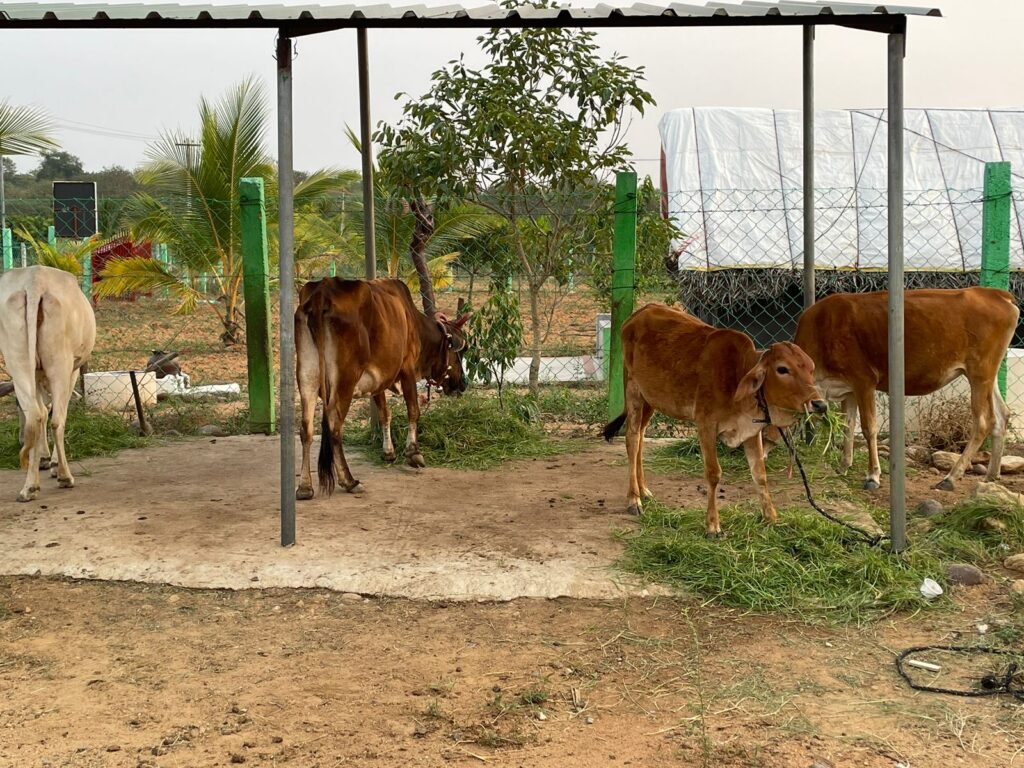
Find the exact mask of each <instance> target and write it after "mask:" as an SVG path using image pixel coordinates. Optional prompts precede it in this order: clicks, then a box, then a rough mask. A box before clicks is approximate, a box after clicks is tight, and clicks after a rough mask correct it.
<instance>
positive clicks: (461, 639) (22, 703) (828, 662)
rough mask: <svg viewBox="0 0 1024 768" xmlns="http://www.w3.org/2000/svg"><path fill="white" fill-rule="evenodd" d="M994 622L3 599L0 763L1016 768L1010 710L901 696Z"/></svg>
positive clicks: (564, 608) (56, 595)
mask: <svg viewBox="0 0 1024 768" xmlns="http://www.w3.org/2000/svg"><path fill="white" fill-rule="evenodd" d="M994 607H996V601H995V598H994V597H993V596H992V595H991V594H989V593H988V592H986V591H985V588H975V589H973V590H971V591H970V592H969V593H965V595H964V596H962V597H961V599H960V608H959V609H958V610H957V611H955V612H954V613H951V614H950V613H947V614H943V615H941V616H936V617H934V618H933V617H928V618H925V619H923V620H922V619H921V618H916V619H915V618H913V617H908V618H906V619H900V620H898V621H892V622H886V623H882V624H879V625H875V626H872V627H868V628H863V629H855V628H847V629H829V628H821V627H809V626H806V625H803V624H800V623H799V622H795V621H786V620H780V619H773V618H764V617H753V616H740V615H737V614H735V613H732V612H728V611H724V610H720V609H715V608H713V607H707V606H701V605H699V604H696V603H694V602H684V601H679V600H669V599H666V598H659V599H655V598H646V599H643V598H629V599H623V600H617V601H605V602H601V601H581V600H568V599H560V600H530V599H521V600H516V601H513V602H508V603H492V604H476V603H460V604H456V603H427V602H415V601H406V600H361V599H359V598H356V597H354V596H345V595H341V594H338V593H333V592H328V591H318V590H314V591H304V590H298V591H294V590H262V591H258V590H251V591H240V592H222V591H190V590H182V589H176V588H172V587H157V586H148V585H131V584H113V583H104V582H74V581H62V580H53V579H38V578H26V577H3V578H0V686H2V690H3V692H4V693H3V697H2V699H0V764H2V765H5V766H16V767H17V768H22V767H23V766H24V767H26V768H27V767H28V766H53V767H54V768H55V767H56V766H68V767H69V768H87V767H88V768H92V767H100V766H102V767H103V768H115V767H120V766H125V767H126V768H142V767H143V766H159V767H160V768H164V767H166V768H172V767H176V768H205V767H206V766H228V765H237V764H248V765H259V766H295V767H296V768H299V767H301V768H321V767H322V768H328V766H415V767H417V768H418V767H420V766H423V767H426V766H449V765H452V766H474V765H496V766H530V767H536V768H549V767H550V768H554V767H555V766H559V767H561V766H579V767H580V768H590V766H615V765H629V766H703V767H709V766H722V767H723V768H731V767H733V766H736V767H739V766H744V767H747V766H749V767H752V768H753V767H760V766H786V767H788V766H794V767H798V768H804V767H807V766H811V765H812V763H813V762H814V761H815V760H816V759H817V760H828V761H830V763H831V764H832V765H835V766H863V767H865V768H876V767H877V768H894V767H895V766H897V765H904V766H912V768H945V767H946V766H978V767H979V768H981V767H982V766H985V767H988V766H1011V765H1015V764H1016V765H1019V764H1020V763H1021V759H1024V758H1021V757H1020V755H1021V752H1022V749H1024V707H1021V706H1019V705H1012V704H1010V703H1009V702H1006V701H999V700H997V699H961V698H949V697H940V696H934V695H928V694H915V693H913V692H911V691H910V690H909V689H908V688H906V687H905V686H904V685H903V684H902V682H901V681H900V680H899V679H898V678H897V676H896V675H895V673H894V671H893V666H892V659H893V649H897V648H902V647H904V646H906V645H909V644H911V643H917V642H939V641H942V640H949V639H950V638H955V637H958V633H964V634H973V633H974V628H973V625H974V622H975V621H977V620H978V619H979V618H980V617H982V616H985V615H987V613H986V612H987V611H989V610H990V609H993V608H994ZM1015 758H1016V760H1015ZM828 764H829V763H819V765H828Z"/></svg>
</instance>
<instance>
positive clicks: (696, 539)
mask: <svg viewBox="0 0 1024 768" xmlns="http://www.w3.org/2000/svg"><path fill="white" fill-rule="evenodd" d="M720 514H721V518H722V528H723V529H724V530H725V531H726V532H727V535H728V538H726V539H724V540H713V539H706V538H704V510H703V509H700V510H697V509H691V510H679V509H671V508H668V507H665V506H662V505H660V504H658V503H657V502H650V503H648V505H647V506H645V509H644V514H643V517H642V518H641V521H640V529H639V530H638V531H637V532H636V533H635V534H631V535H628V536H627V549H626V555H625V558H624V560H623V565H624V567H625V568H627V569H628V570H631V571H634V572H636V573H639V574H642V575H644V576H647V577H650V578H652V579H656V580H658V581H663V582H667V583H669V584H671V585H674V586H677V587H679V588H681V589H682V590H684V591H686V592H690V593H692V594H694V595H696V596H698V597H700V598H703V599H707V600H712V601H714V602H717V603H719V604H722V605H727V606H731V607H735V608H741V609H746V610H752V611H757V612H763V613H783V614H792V615H797V616H800V617H801V618H803V619H805V620H811V621H820V622H827V623H848V622H862V621H866V620H871V619H877V618H879V617H881V616H884V615H886V614H890V613H898V612H903V611H908V610H915V609H921V608H924V607H926V606H942V605H943V604H946V600H945V598H943V599H940V600H937V601H934V602H929V601H927V600H925V599H924V598H923V597H922V596H921V594H920V592H919V587H920V585H921V582H922V581H923V580H924V579H925V578H926V577H928V578H932V579H934V580H936V581H938V582H939V583H940V584H942V585H943V586H944V587H945V586H948V585H947V584H946V583H945V570H946V569H945V566H946V565H947V564H948V563H951V562H974V563H977V564H979V565H984V564H986V563H993V562H996V561H998V560H999V559H1000V558H1001V557H1003V556H1005V553H1006V552H1008V551H1019V550H1020V548H1022V547H1024V510H1022V509H1021V508H1020V507H1008V508H1002V507H998V506H994V505H992V504H985V503H981V502H978V501H977V500H972V501H970V502H966V503H964V504H962V505H960V506H958V507H955V508H953V509H952V510H950V511H949V512H948V513H947V514H946V515H944V516H942V517H940V518H937V519H934V520H912V521H911V524H910V542H911V545H910V547H909V548H908V549H907V550H906V551H905V552H903V553H901V554H898V555H897V554H893V553H891V552H890V551H889V550H888V548H887V547H886V546H881V547H870V546H867V545H866V544H863V543H859V542H856V541H855V540H854V539H853V538H852V537H851V536H850V534H848V533H847V532H846V531H845V530H844V529H842V528H840V527H839V526H837V525H835V524H833V523H831V522H829V521H828V520H826V519H825V518H823V517H821V516H819V515H817V514H815V513H814V512H813V511H810V510H807V509H805V508H789V509H782V510H779V520H778V522H777V523H775V524H774V525H766V524H765V523H764V522H763V521H762V519H761V513H760V510H759V509H755V505H753V504H744V505H739V506H729V507H724V508H722V509H721V510H720ZM991 520H997V521H998V522H997V524H995V525H993V524H992V523H991V522H986V521H991Z"/></svg>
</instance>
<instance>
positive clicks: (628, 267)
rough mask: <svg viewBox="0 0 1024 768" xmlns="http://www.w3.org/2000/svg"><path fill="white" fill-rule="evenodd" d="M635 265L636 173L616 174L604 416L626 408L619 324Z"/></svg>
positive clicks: (628, 307) (628, 305)
mask: <svg viewBox="0 0 1024 768" xmlns="http://www.w3.org/2000/svg"><path fill="white" fill-rule="evenodd" d="M635 267H636V173H634V172H632V171H628V172H623V173H619V174H616V178H615V220H614V229H613V239H612V338H611V344H610V346H611V350H610V357H611V363H610V365H609V366H608V418H610V419H614V418H616V417H618V415H619V414H621V413H622V412H623V411H624V410H625V408H626V398H625V390H624V387H623V383H624V382H623V369H622V325H623V323H625V322H626V319H627V318H628V317H629V316H630V315H631V314H633V297H634V293H635V289H634V280H633V273H634V269H635Z"/></svg>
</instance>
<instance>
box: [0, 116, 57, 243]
mask: <svg viewBox="0 0 1024 768" xmlns="http://www.w3.org/2000/svg"><path fill="white" fill-rule="evenodd" d="M53 130H54V126H53V121H52V120H51V119H50V118H49V117H48V116H47V115H46V114H45V113H43V112H42V111H40V110H38V109H36V108H34V107H16V106H14V105H13V104H10V103H8V101H7V100H6V99H5V100H4V101H0V230H2V229H4V228H5V227H6V226H7V201H6V200H5V198H4V162H3V160H4V157H5V156H11V155H36V154H40V153H42V152H45V151H47V150H54V149H58V148H59V145H58V144H57V142H56V141H55V140H54V139H53V135H52V134H53Z"/></svg>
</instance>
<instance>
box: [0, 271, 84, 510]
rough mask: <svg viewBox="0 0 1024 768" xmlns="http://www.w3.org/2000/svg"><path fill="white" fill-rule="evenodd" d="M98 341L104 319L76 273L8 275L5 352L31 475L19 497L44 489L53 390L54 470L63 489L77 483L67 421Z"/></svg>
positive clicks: (0, 345)
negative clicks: (80, 373)
mask: <svg viewBox="0 0 1024 768" xmlns="http://www.w3.org/2000/svg"><path fill="white" fill-rule="evenodd" d="M95 342H96V317H95V315H94V314H93V311H92V306H91V305H90V303H89V301H88V299H86V298H85V296H84V295H83V294H82V289H81V288H80V287H79V286H78V281H77V280H76V279H75V277H74V275H71V274H69V273H67V272H62V271H61V270H59V269H53V268H51V267H42V266H35V267H26V268H24V269H12V270H11V271H9V272H5V273H4V274H3V276H0V354H3V356H4V361H5V363H6V364H7V373H8V374H10V376H11V379H12V380H13V382H14V393H15V395H16V396H17V398H18V406H19V407H20V408H21V411H22V413H23V414H24V430H23V432H22V442H21V468H22V469H27V470H28V476H27V477H26V478H25V486H24V487H23V488H22V489H21V492H20V493H19V494H18V501H31V500H32V499H34V498H36V495H37V494H38V493H39V462H40V459H42V458H45V457H46V455H47V454H48V453H49V450H48V448H49V446H48V445H47V440H46V419H47V414H46V399H45V395H46V393H47V392H49V394H50V398H51V408H52V425H53V443H54V448H55V449H56V453H57V461H51V462H50V475H51V477H56V478H57V482H58V484H59V485H60V487H61V488H72V487H74V485H75V478H74V477H72V476H71V469H70V468H69V467H68V460H67V457H66V456H65V455H64V423H65V420H66V418H67V413H68V401H69V400H70V399H71V392H72V390H73V389H74V384H75V379H76V378H77V376H78V370H79V368H81V367H82V366H83V365H84V364H85V363H86V361H87V360H88V359H89V355H91V354H92V348H93V344H95Z"/></svg>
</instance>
